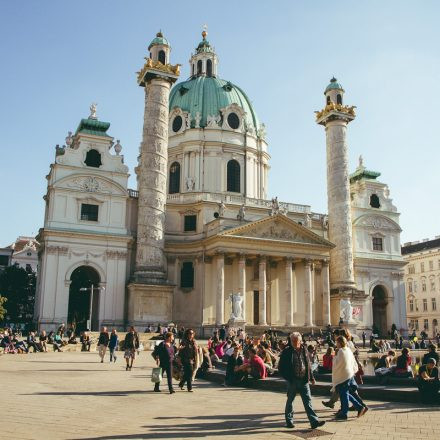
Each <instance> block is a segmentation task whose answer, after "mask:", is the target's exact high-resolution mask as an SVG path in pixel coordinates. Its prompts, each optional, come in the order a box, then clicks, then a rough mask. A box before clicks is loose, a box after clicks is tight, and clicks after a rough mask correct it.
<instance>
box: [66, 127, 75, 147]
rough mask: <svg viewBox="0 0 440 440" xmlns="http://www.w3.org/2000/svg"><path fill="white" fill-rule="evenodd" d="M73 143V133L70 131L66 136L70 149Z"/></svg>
mask: <svg viewBox="0 0 440 440" xmlns="http://www.w3.org/2000/svg"><path fill="white" fill-rule="evenodd" d="M72 142H73V136H72V132H71V131H69V132H68V133H67V136H66V145H67V147H68V148H71V145H72Z"/></svg>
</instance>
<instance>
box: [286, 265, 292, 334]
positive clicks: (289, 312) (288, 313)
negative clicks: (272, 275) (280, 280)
mask: <svg viewBox="0 0 440 440" xmlns="http://www.w3.org/2000/svg"><path fill="white" fill-rule="evenodd" d="M286 326H289V327H292V326H293V276H292V258H289V257H288V258H286Z"/></svg>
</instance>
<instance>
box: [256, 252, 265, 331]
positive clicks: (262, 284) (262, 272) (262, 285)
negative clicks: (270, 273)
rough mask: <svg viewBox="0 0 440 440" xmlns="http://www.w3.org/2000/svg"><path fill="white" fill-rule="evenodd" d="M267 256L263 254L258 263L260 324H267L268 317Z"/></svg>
mask: <svg viewBox="0 0 440 440" xmlns="http://www.w3.org/2000/svg"><path fill="white" fill-rule="evenodd" d="M266 265H267V261H266V257H265V256H261V257H260V261H259V264H258V270H259V292H260V304H259V306H260V311H259V312H260V313H259V325H267V319H266V309H267V304H266V295H267V290H266V289H267V287H266Z"/></svg>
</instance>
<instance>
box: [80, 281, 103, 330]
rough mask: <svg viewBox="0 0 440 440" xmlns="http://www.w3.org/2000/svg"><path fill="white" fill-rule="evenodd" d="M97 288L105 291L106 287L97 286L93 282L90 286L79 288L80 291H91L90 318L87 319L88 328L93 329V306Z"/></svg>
mask: <svg viewBox="0 0 440 440" xmlns="http://www.w3.org/2000/svg"><path fill="white" fill-rule="evenodd" d="M95 289H97V290H98V291H105V287H103V286H99V287H95V286H94V285H93V284H92V285H91V286H90V287H81V288H80V289H79V291H80V292H89V291H90V306H89V319H88V320H87V328H88V329H89V330H90V331H91V330H92V307H93V292H94V290H95Z"/></svg>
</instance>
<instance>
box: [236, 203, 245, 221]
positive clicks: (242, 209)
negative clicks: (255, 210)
mask: <svg viewBox="0 0 440 440" xmlns="http://www.w3.org/2000/svg"><path fill="white" fill-rule="evenodd" d="M245 215H246V207H245V206H244V203H243V204H242V205H241V206H240V209H239V210H238V215H237V220H240V221H241V222H242V221H243V220H244V217H245Z"/></svg>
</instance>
